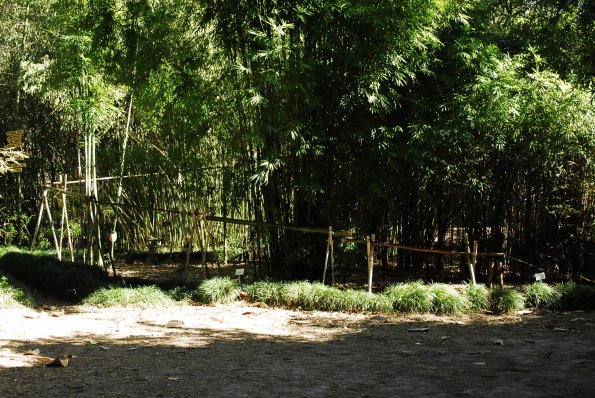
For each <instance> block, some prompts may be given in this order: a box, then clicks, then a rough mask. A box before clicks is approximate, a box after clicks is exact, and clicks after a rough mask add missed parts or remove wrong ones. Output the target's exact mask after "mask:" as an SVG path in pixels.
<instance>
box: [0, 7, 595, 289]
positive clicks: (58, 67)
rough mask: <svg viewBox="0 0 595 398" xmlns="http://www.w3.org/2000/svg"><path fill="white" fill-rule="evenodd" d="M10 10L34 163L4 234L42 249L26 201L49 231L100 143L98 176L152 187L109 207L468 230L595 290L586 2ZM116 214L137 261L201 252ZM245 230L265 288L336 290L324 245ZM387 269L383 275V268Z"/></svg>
mask: <svg viewBox="0 0 595 398" xmlns="http://www.w3.org/2000/svg"><path fill="white" fill-rule="evenodd" d="M0 8H1V9H2V12H1V13H0V87H2V90H3V92H4V93H5V95H3V96H2V98H1V99H0V127H2V130H3V131H7V130H15V129H24V130H25V131H26V133H25V137H26V138H25V141H26V148H25V149H26V150H27V151H28V152H29V154H30V158H29V159H28V161H27V167H26V168H25V169H24V171H23V173H22V178H21V181H22V184H23V186H22V193H23V195H24V198H23V200H20V199H18V198H17V196H18V195H20V193H19V192H18V190H17V189H16V188H15V185H16V178H15V175H13V174H10V173H8V174H5V175H4V176H2V177H0V179H1V181H2V182H1V183H2V184H3V187H4V188H3V190H2V193H1V194H0V221H1V222H2V223H3V224H4V225H5V226H6V225H9V224H10V225H12V224H14V223H17V222H19V223H21V224H22V225H21V226H22V228H24V229H26V230H28V231H31V229H32V228H33V224H34V222H33V220H32V219H31V218H29V219H25V220H24V221H23V220H21V219H19V221H17V220H16V218H15V214H17V208H16V207H15V203H17V202H18V203H22V205H23V206H24V207H23V209H24V210H23V214H31V215H33V214H36V211H37V207H38V204H39V200H40V193H41V191H42V190H43V189H44V188H43V187H44V184H47V183H49V182H52V181H57V180H58V179H59V176H61V175H62V174H68V175H69V178H70V179H77V178H83V173H84V172H85V170H82V169H85V168H86V167H90V166H88V165H89V163H85V162H86V160H85V159H82V158H85V157H89V156H90V155H89V154H90V152H85V153H83V151H82V150H83V147H85V145H90V144H89V143H90V142H93V145H94V146H96V150H97V154H96V159H95V162H94V165H93V167H96V170H95V172H96V174H97V175H98V176H120V177H121V176H123V175H139V176H141V177H138V178H130V179H120V180H119V181H120V183H119V184H109V183H106V184H102V185H101V186H100V188H99V193H98V195H100V196H103V197H106V198H109V199H111V200H114V201H116V200H118V201H125V202H126V203H129V204H134V205H136V206H138V208H154V209H155V208H160V209H177V210H184V211H196V210H198V211H200V212H204V213H206V214H212V215H220V216H223V217H229V218H237V219H244V220H251V221H255V222H266V223H270V224H275V225H293V226H300V227H323V228H324V227H328V226H330V225H332V226H333V227H334V228H336V229H344V230H350V231H353V232H355V233H356V234H359V235H367V234H370V233H374V234H376V236H377V239H379V240H382V241H392V242H400V243H403V244H407V245H411V246H418V247H427V248H438V249H444V248H447V247H451V246H452V245H454V244H455V242H453V241H452V239H453V236H455V235H457V234H459V235H457V236H460V232H462V231H465V232H467V233H468V234H469V236H470V238H471V239H474V240H478V241H480V244H481V245H482V247H485V248H486V249H489V250H494V251H503V250H504V251H507V252H508V253H512V255H513V256H515V257H517V258H519V259H522V260H523V263H522V264H521V263H519V264H517V266H518V267H517V268H518V272H519V273H521V274H527V273H528V272H530V271H531V269H529V268H527V264H531V265H537V266H538V267H540V268H542V269H547V270H550V271H552V272H555V273H558V274H559V275H560V276H562V277H565V276H570V275H571V276H574V277H578V276H579V275H582V274H584V273H588V274H589V273H590V274H592V273H594V272H595V267H594V266H593V264H594V263H595V224H594V222H595V220H594V215H595V214H594V211H595V203H594V201H593V193H594V192H593V189H594V185H593V184H594V182H595V180H594V174H593V154H594V152H593V150H594V144H595V141H594V133H595V131H594V127H593V126H595V106H594V98H593V96H594V90H593V87H594V85H593V84H594V82H595V80H594V76H595V69H594V64H595V59H594V55H595V52H594V51H595V50H594V48H593V42H594V41H595V23H594V22H593V21H595V18H594V16H595V11H594V10H595V5H594V3H593V1H591V0H576V1H573V0H570V1H562V2H560V1H558V0H556V1H554V0H538V1H526V0H480V1H467V0H407V1H394V0H373V1H355V0H324V1H323V0H307V1H293V0H292V1H276V0H240V1H233V2H230V1H219V0H217V1H196V0H4V1H0ZM85 143H87V144H85ZM81 159H82V160H81ZM0 164H2V163H1V162H0ZM85 165H87V166H85ZM143 176H144V177H143ZM120 197H121V199H120ZM15 199H17V200H15ZM18 211H19V212H20V210H18ZM104 211H105V214H104V215H103V216H104V218H105V219H106V220H107V219H110V217H112V216H114V214H112V213H114V212H116V210H114V209H113V208H106V209H105V210H104ZM118 211H120V213H118V216H119V217H120V218H121V219H122V222H121V224H120V226H119V227H117V229H120V228H121V229H122V230H121V231H120V236H122V240H121V243H122V245H127V247H129V248H135V247H142V246H143V245H146V244H147V241H148V239H149V238H150V237H151V236H163V237H165V236H167V240H168V241H169V242H171V245H172V246H175V247H182V246H184V244H185V243H184V242H185V241H186V240H187V239H188V236H187V232H186V230H185V229H184V228H185V227H181V226H182V225H186V224H188V222H187V221H183V220H182V221H180V217H179V216H177V215H175V214H168V213H164V212H156V211H153V212H151V211H138V212H136V213H135V212H133V211H132V210H131V209H124V208H120V210H118ZM19 217H20V215H19ZM75 221H76V220H75ZM79 222H80V223H81V225H82V223H83V219H82V218H81V220H79ZM199 222H201V221H199ZM110 223H111V221H110V222H107V221H106V225H107V224H110ZM184 223H186V224H184ZM114 225H117V224H115V223H114ZM19 228H21V227H19ZM106 228H107V227H106ZM217 228H219V229H218V230H217V231H216V233H221V234H227V233H228V230H227V229H228V226H227V225H225V226H219V227H217ZM229 228H231V227H229ZM242 228H243V227H242ZM224 229H225V230H224ZM3 231H4V233H2V231H0V236H2V237H3V239H4V241H5V242H7V243H8V242H10V241H11V240H13V239H15V238H14V235H11V234H9V233H7V232H6V231H8V229H7V228H4V230H3ZM205 231H206V228H205ZM230 231H232V230H230ZM233 231H235V232H234V233H231V232H230V239H232V240H233V239H235V241H234V242H232V246H233V247H232V249H233V250H235V251H236V252H241V251H247V250H255V251H258V252H260V253H263V254H264V256H265V257H266V258H267V262H268V266H267V269H266V272H267V273H269V274H271V275H274V276H278V277H286V278H289V277H314V276H316V275H319V274H320V272H321V261H320V258H322V256H321V255H320V251H321V250H323V248H324V242H322V243H321V240H320V237H317V236H310V235H307V234H303V233H300V232H296V231H289V230H284V229H266V228H264V229H263V228H259V227H256V226H252V227H250V228H248V229H242V230H241V231H242V232H240V230H239V229H236V230H233ZM233 231H232V232H233ZM455 231H456V233H455ZM108 232H109V231H108ZM211 233H212V232H211ZM81 234H84V232H81ZM204 234H208V232H204ZM205 236H206V235H205ZM230 250H231V249H230ZM349 250H351V249H350V248H349V247H348V246H346V247H345V252H349ZM354 255H355V257H356V260H357V253H356V252H355V253H354ZM381 258H382V261H383V263H384V264H385V265H388V263H389V262H390V261H389V253H388V251H386V250H384V251H383V253H381ZM393 260H394V261H396V264H397V266H400V267H403V268H404V269H406V270H408V272H425V273H426V274H428V275H433V274H434V273H439V272H440V271H441V267H442V261H441V260H437V259H435V258H432V257H428V256H421V255H417V254H413V253H407V252H404V251H399V252H398V254H397V256H396V258H394V259H392V260H391V261H393ZM394 261H393V263H394ZM345 262H346V263H347V262H348V260H345ZM517 268H515V269H517Z"/></svg>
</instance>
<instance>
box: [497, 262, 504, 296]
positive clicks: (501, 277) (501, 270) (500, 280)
mask: <svg viewBox="0 0 595 398" xmlns="http://www.w3.org/2000/svg"><path fill="white" fill-rule="evenodd" d="M498 285H499V286H500V288H501V289H502V288H504V267H503V266H502V262H501V261H498Z"/></svg>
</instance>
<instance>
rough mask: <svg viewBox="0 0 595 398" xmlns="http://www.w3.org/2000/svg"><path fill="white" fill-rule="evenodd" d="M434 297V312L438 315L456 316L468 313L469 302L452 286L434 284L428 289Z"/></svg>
mask: <svg viewBox="0 0 595 398" xmlns="http://www.w3.org/2000/svg"><path fill="white" fill-rule="evenodd" d="M428 290H429V292H430V294H431V296H432V308H431V310H432V312H433V313H435V314H437V315H456V314H460V313H463V312H466V311H467V310H468V308H469V302H468V301H467V298H466V297H465V296H461V295H460V294H459V292H458V291H457V290H456V289H455V288H453V287H452V286H449V285H445V284H441V283H434V284H431V285H430V286H429V288H428Z"/></svg>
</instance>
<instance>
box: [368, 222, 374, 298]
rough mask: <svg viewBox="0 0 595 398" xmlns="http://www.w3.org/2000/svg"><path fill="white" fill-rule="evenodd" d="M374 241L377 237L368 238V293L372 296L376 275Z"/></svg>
mask: <svg viewBox="0 0 595 398" xmlns="http://www.w3.org/2000/svg"><path fill="white" fill-rule="evenodd" d="M374 240H375V236H374V234H372V236H371V237H370V236H367V237H366V250H367V252H368V293H369V294H372V277H373V273H374Z"/></svg>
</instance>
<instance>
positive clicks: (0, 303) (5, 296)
mask: <svg viewBox="0 0 595 398" xmlns="http://www.w3.org/2000/svg"><path fill="white" fill-rule="evenodd" d="M19 305H26V306H32V305H33V301H32V300H31V299H30V298H29V296H27V295H26V294H25V293H24V292H23V291H22V290H21V289H19V288H16V287H14V286H12V285H11V284H10V283H9V282H8V279H7V278H6V277H5V276H2V277H0V308H12V307H18V306H19Z"/></svg>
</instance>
